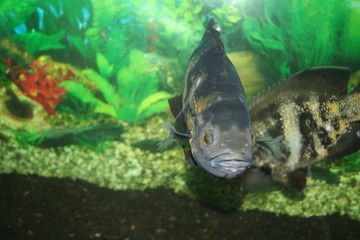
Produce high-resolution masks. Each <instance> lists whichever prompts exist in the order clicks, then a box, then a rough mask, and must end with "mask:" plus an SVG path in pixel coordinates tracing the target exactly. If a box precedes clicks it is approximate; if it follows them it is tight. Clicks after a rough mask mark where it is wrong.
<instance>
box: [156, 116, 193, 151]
mask: <svg viewBox="0 0 360 240" xmlns="http://www.w3.org/2000/svg"><path fill="white" fill-rule="evenodd" d="M163 125H164V127H165V128H166V129H167V130H168V131H169V133H170V134H169V136H168V137H167V138H165V139H164V140H162V141H161V143H160V144H159V150H160V151H164V150H165V149H167V148H168V147H169V146H170V144H171V143H172V142H173V141H174V140H180V141H188V140H189V139H190V138H191V135H190V134H186V133H181V132H179V131H177V130H176V128H175V127H174V126H173V125H172V124H171V123H170V122H165V123H164V124H163Z"/></svg>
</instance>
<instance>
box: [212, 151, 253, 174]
mask: <svg viewBox="0 0 360 240" xmlns="http://www.w3.org/2000/svg"><path fill="white" fill-rule="evenodd" d="M210 165H211V166H212V167H213V168H218V167H221V168H225V169H229V170H230V171H231V172H237V171H243V170H245V169H247V168H249V167H250V162H249V161H248V160H247V158H246V153H222V154H220V155H217V156H215V157H212V158H211V159H210Z"/></svg>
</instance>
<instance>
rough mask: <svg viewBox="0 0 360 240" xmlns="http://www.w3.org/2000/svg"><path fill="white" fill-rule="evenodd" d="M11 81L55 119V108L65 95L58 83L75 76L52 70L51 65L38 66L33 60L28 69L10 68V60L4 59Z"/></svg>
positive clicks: (36, 61) (60, 70)
mask: <svg viewBox="0 0 360 240" xmlns="http://www.w3.org/2000/svg"><path fill="white" fill-rule="evenodd" d="M5 62H6V64H7V69H8V71H9V72H10V76H11V78H12V80H13V81H14V82H15V83H16V84H17V85H18V87H19V88H20V89H21V90H22V92H23V93H24V95H26V96H28V97H29V98H31V99H33V100H34V101H36V102H38V103H40V104H41V105H42V106H43V107H44V109H45V111H46V112H47V113H48V114H49V116H55V117H57V115H56V113H55V106H56V104H58V103H59V102H60V101H61V100H62V95H63V94H65V93H66V90H65V88H64V87H60V86H59V83H60V82H62V81H65V80H70V79H72V78H73V77H74V76H75V74H74V73H73V72H72V71H71V70H69V69H65V70H64V69H59V68H55V67H54V68H52V66H51V65H46V64H40V62H39V61H38V60H34V61H33V62H32V64H30V65H29V69H22V68H21V66H11V59H5Z"/></svg>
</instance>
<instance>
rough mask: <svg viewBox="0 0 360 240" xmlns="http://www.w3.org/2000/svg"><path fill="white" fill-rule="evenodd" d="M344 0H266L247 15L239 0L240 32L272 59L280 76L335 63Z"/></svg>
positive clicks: (345, 6)
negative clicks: (241, 26) (260, 11)
mask: <svg viewBox="0 0 360 240" xmlns="http://www.w3.org/2000/svg"><path fill="white" fill-rule="evenodd" d="M348 3H349V1H338V0H330V1H328V2H327V3H324V2H323V1H321V0H316V1H310V0H306V1H300V0H291V1H279V0H275V1H269V0H267V1H264V5H263V9H264V10H263V13H262V14H261V15H259V16H257V15H254V14H253V15H252V16H251V14H250V13H249V12H250V11H248V8H249V6H248V5H247V4H246V3H243V4H242V11H243V15H244V23H243V31H244V35H245V37H246V39H247V40H248V41H249V43H250V44H251V45H252V46H253V47H254V48H255V49H257V50H259V51H260V52H261V54H263V55H264V56H266V57H267V58H268V59H269V60H271V61H273V62H274V65H275V67H276V69H278V71H279V72H280V73H281V74H280V75H281V78H285V77H287V76H289V75H290V74H291V73H294V72H297V71H299V70H303V69H306V68H309V67H313V66H322V65H331V64H335V60H336V56H337V54H338V47H337V44H338V41H339V37H338V36H339V33H341V32H342V29H343V24H344V21H345V18H346V15H347V13H348V9H349V6H348Z"/></svg>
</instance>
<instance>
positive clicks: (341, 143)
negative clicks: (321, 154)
mask: <svg viewBox="0 0 360 240" xmlns="http://www.w3.org/2000/svg"><path fill="white" fill-rule="evenodd" d="M338 106H339V107H338V108H339V111H340V114H338V116H341V118H340V119H339V120H338V121H339V126H347V127H346V128H345V130H344V133H343V134H341V137H340V139H339V140H338V141H337V143H336V145H334V146H333V147H332V148H330V149H329V150H328V152H329V158H330V159H338V158H342V157H344V156H346V155H348V154H352V153H354V152H356V151H358V150H359V149H360V84H358V85H357V86H356V87H355V88H354V89H353V90H352V91H351V93H350V95H347V96H345V97H344V98H343V99H342V100H340V101H339V103H338ZM340 128H341V127H340Z"/></svg>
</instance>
